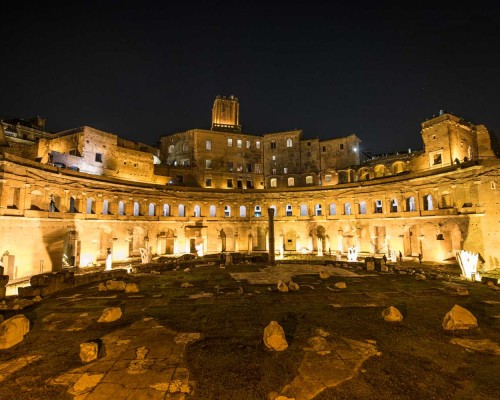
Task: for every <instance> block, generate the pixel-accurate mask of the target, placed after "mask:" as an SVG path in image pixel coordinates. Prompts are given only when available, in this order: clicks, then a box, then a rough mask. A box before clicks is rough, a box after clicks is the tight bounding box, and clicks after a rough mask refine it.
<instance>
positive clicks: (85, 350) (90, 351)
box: [80, 342, 99, 362]
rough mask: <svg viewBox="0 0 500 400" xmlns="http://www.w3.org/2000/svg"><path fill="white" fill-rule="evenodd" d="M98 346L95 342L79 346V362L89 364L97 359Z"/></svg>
mask: <svg viewBox="0 0 500 400" xmlns="http://www.w3.org/2000/svg"><path fill="white" fill-rule="evenodd" d="M98 354H99V345H98V344H97V343H96V342H86V343H81V344H80V360H82V361H83V362H90V361H94V360H96V359H97V355H98Z"/></svg>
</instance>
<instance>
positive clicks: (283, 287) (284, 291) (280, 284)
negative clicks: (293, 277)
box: [278, 281, 288, 293]
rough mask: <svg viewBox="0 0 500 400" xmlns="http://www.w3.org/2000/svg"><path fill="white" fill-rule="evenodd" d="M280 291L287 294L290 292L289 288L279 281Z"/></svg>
mask: <svg viewBox="0 0 500 400" xmlns="http://www.w3.org/2000/svg"><path fill="white" fill-rule="evenodd" d="M278 290H279V291H280V292H282V293H286V292H288V286H287V285H286V283H285V282H283V281H279V282H278Z"/></svg>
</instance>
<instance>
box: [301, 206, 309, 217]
mask: <svg viewBox="0 0 500 400" xmlns="http://www.w3.org/2000/svg"><path fill="white" fill-rule="evenodd" d="M307 215H308V213H307V204H301V205H300V216H301V217H307Z"/></svg>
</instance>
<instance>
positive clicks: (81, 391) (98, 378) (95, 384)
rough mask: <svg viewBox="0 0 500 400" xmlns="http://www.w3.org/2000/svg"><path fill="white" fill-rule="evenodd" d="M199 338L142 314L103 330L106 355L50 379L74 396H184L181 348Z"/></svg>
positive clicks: (186, 384) (99, 399)
mask: <svg viewBox="0 0 500 400" xmlns="http://www.w3.org/2000/svg"><path fill="white" fill-rule="evenodd" d="M199 338H200V335H199V334H196V333H178V332H175V331H173V330H171V329H169V328H166V327H164V326H162V325H159V324H158V323H157V322H156V321H155V320H153V319H152V318H144V319H142V320H140V321H136V322H134V323H133V324H131V325H130V326H128V327H127V328H124V329H121V330H119V331H115V332H113V333H112V334H109V335H106V336H104V337H103V338H102V342H103V344H104V346H105V347H106V354H105V356H104V357H102V358H99V359H97V360H96V361H95V362H92V363H89V364H86V365H84V366H82V367H79V368H76V369H74V370H71V371H69V372H67V373H65V374H62V375H60V376H58V377H56V378H54V379H51V380H50V381H49V383H50V384H56V385H64V386H67V387H68V393H69V394H70V395H73V396H74V399H75V400H109V399H130V400H132V399H134V400H135V399H171V400H180V399H184V398H185V396H186V395H187V394H189V393H190V392H191V391H192V382H191V381H190V379H189V370H188V369H187V368H186V366H185V363H184V359H183V354H184V351H185V350H184V349H185V346H186V345H187V343H190V342H192V341H193V340H198V339H199Z"/></svg>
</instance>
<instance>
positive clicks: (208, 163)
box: [205, 159, 212, 169]
mask: <svg viewBox="0 0 500 400" xmlns="http://www.w3.org/2000/svg"><path fill="white" fill-rule="evenodd" d="M210 168H212V160H208V159H207V160H205V169H210Z"/></svg>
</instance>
